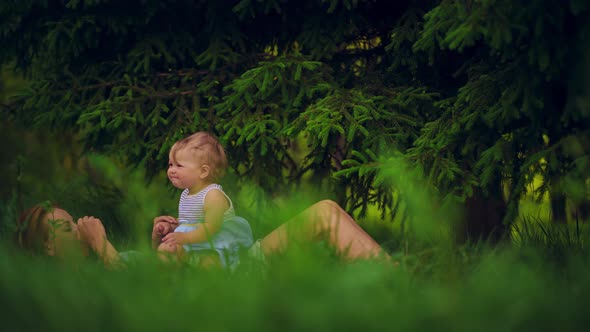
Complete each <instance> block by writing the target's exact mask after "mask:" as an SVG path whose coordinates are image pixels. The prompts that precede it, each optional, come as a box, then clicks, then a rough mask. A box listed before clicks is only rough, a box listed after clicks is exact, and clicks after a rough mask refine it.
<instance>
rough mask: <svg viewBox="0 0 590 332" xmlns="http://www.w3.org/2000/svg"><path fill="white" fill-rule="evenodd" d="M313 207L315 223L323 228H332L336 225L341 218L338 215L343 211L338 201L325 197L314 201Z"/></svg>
mask: <svg viewBox="0 0 590 332" xmlns="http://www.w3.org/2000/svg"><path fill="white" fill-rule="evenodd" d="M315 208H316V211H315V214H316V216H317V220H316V223H319V224H320V225H321V226H322V228H323V229H324V230H332V229H333V228H334V227H337V226H338V221H339V220H340V219H341V218H340V215H341V214H342V212H343V211H344V210H342V208H341V207H340V205H338V203H336V202H334V201H332V200H329V199H326V200H322V201H319V202H318V203H316V204H315Z"/></svg>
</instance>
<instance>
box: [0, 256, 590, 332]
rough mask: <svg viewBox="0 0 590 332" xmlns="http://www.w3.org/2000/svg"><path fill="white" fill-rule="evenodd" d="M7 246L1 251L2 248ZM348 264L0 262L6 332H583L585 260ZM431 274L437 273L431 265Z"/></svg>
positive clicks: (588, 288) (313, 259) (589, 296)
mask: <svg viewBox="0 0 590 332" xmlns="http://www.w3.org/2000/svg"><path fill="white" fill-rule="evenodd" d="M3 249H6V248H3ZM412 256H413V254H410V256H409V257H406V259H402V260H401V262H402V264H401V265H400V266H399V267H392V266H388V265H384V264H381V263H377V262H355V263H342V262H340V261H338V260H337V259H335V258H334V257H333V256H332V255H331V253H330V252H329V251H328V250H326V249H325V247H324V246H322V245H321V244H318V245H314V246H313V247H312V248H308V250H304V251H301V250H298V251H293V252H290V253H289V254H287V255H286V256H282V257H281V258H279V259H274V260H273V261H272V262H271V265H269V266H267V267H263V266H261V265H260V264H259V263H257V262H255V261H250V260H248V259H245V260H244V261H243V264H242V265H241V266H239V267H238V269H237V270H236V271H234V272H231V273H230V272H225V271H215V270H207V271H204V270H199V269H196V268H192V267H184V268H171V267H169V266H161V265H159V264H157V263H156V262H155V261H153V260H150V259H147V260H145V261H143V262H141V263H138V264H134V265H130V266H129V267H128V268H126V269H122V270H118V271H108V270H105V269H104V268H102V267H101V266H100V265H99V264H98V263H96V262H92V261H85V262H78V263H77V264H62V263H59V262H53V261H51V260H48V259H38V258H37V259H33V258H30V257H25V256H22V255H19V254H15V253H14V252H10V251H8V250H1V253H0V298H1V299H2V303H3V304H4V305H3V309H2V311H1V316H2V321H3V325H4V327H3V329H4V330H5V331H10V330H41V331H107V330H141V331H156V330H160V331H162V330H163V331H170V330H191V331H192V330H195V331H245V330H246V331H308V330H310V331H326V330H335V331H337V330H351V331H353V330H363V331H365V330H385V329H387V330H405V331H407V330H419V331H428V330H433V331H474V330H475V331H508V330H523V329H527V330H529V329H530V330H582V329H584V328H585V327H586V325H587V324H588V323H590V317H589V316H588V315H587V308H588V304H590V270H589V269H588V263H589V258H588V256H587V255H586V254H585V253H582V252H577V253H576V252H574V251H571V252H570V253H569V254H567V255H565V256H562V257H561V258H560V259H559V260H553V259H547V257H546V256H545V253H544V252H543V251H542V250H538V249H536V248H534V247H527V246H521V247H519V248H518V249H517V248H515V247H512V248H504V249H495V250H491V249H489V248H483V247H479V248H462V249H458V250H455V251H453V252H439V251H436V250H434V251H432V253H431V254H430V255H428V256H427V257H426V256H422V257H412ZM426 266H430V268H425V267H426Z"/></svg>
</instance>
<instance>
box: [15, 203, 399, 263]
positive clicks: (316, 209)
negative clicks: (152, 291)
mask: <svg viewBox="0 0 590 332" xmlns="http://www.w3.org/2000/svg"><path fill="white" fill-rule="evenodd" d="M317 240H324V241H327V242H328V243H329V244H330V245H331V246H332V247H333V248H334V249H335V250H336V251H337V252H338V253H339V254H340V255H342V256H343V257H344V258H345V259H347V260H355V259H372V258H385V259H386V260H389V255H388V254H387V253H386V252H385V251H384V250H383V249H382V248H381V246H380V245H379V244H378V243H377V242H376V241H375V240H374V239H373V238H372V237H371V236H370V235H368V234H367V233H366V232H365V231H364V230H363V229H362V228H361V227H360V226H359V225H358V224H357V223H356V222H355V221H354V220H353V219H352V217H351V216H350V215H348V214H347V213H346V212H345V211H344V210H343V209H342V208H341V207H340V206H339V205H338V204H337V203H335V202H333V201H329V200H323V201H320V202H318V203H315V204H314V205H312V206H311V207H309V208H307V209H306V210H304V211H303V212H301V213H300V214H299V215H297V216H296V217H294V218H293V219H291V220H289V221H287V222H285V223H284V224H282V225H281V226H279V227H278V228H276V229H275V230H273V231H272V232H270V233H269V234H268V235H267V236H265V237H264V238H262V239H261V240H259V241H256V243H255V245H253V246H252V247H251V248H250V249H249V251H248V252H249V254H250V255H252V256H253V257H254V258H256V259H261V260H265V259H266V258H267V257H271V256H274V255H279V254H281V253H283V252H285V250H287V249H288V248H289V246H290V245H291V244H292V243H294V242H299V243H305V242H309V241H317ZM15 243H16V245H17V246H18V247H20V248H23V249H25V250H27V251H29V252H32V253H35V254H39V255H47V256H54V257H60V258H68V257H76V256H88V255H89V253H91V252H93V253H95V254H96V256H97V257H99V258H100V260H101V261H102V262H103V263H104V264H105V266H107V267H113V266H116V265H118V264H121V263H122V261H124V259H123V258H122V257H124V255H120V254H119V253H118V252H117V250H116V249H115V247H114V246H113V245H112V244H111V243H110V242H109V240H108V239H107V236H106V232H105V228H104V226H103V224H102V222H101V221H100V219H98V218H95V217H92V216H84V217H82V218H79V219H78V220H77V222H74V218H73V217H72V216H71V215H70V214H69V213H68V212H67V211H66V210H63V209H61V208H59V207H57V206H52V207H44V206H42V205H37V206H34V207H32V208H30V209H29V210H27V211H25V212H24V213H23V214H22V215H21V218H20V219H19V220H18V225H17V231H16V233H15ZM215 263H216V262H215V261H213V262H212V261H211V260H200V262H199V264H202V265H203V266H209V265H211V264H215Z"/></svg>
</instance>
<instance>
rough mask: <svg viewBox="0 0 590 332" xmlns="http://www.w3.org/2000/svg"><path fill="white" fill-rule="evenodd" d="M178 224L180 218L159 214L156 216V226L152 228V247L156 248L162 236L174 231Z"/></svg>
mask: <svg viewBox="0 0 590 332" xmlns="http://www.w3.org/2000/svg"><path fill="white" fill-rule="evenodd" d="M177 226H178V220H176V218H174V217H172V216H159V217H156V218H154V227H153V228H152V247H153V248H154V249H156V248H157V247H158V246H159V245H160V242H161V240H162V237H163V236H165V235H167V234H169V233H170V232H172V231H174V229H176V227H177Z"/></svg>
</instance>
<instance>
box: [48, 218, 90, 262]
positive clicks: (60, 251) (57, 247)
mask: <svg viewBox="0 0 590 332" xmlns="http://www.w3.org/2000/svg"><path fill="white" fill-rule="evenodd" d="M43 222H45V223H47V226H48V227H47V232H48V236H47V241H46V242H45V250H46V253H47V255H49V256H55V257H60V258H64V257H72V256H80V255H83V256H86V255H88V249H87V247H86V246H84V245H83V244H82V243H81V242H80V234H79V233H78V226H77V225H76V223H74V218H73V217H72V216H71V215H70V214H69V213H68V212H67V211H66V210H63V209H59V208H55V209H53V210H52V211H49V212H48V213H47V214H46V215H45V217H44V218H43Z"/></svg>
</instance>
